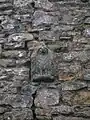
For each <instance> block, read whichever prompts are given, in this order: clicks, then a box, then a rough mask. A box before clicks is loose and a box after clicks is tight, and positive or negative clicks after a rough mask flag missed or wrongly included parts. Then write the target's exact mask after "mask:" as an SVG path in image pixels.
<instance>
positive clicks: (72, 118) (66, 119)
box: [53, 116, 89, 120]
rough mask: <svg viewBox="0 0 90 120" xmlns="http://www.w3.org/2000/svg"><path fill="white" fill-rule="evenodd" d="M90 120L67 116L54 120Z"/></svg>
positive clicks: (54, 119)
mask: <svg viewBox="0 0 90 120" xmlns="http://www.w3.org/2000/svg"><path fill="white" fill-rule="evenodd" d="M70 119H71V120H89V118H82V117H65V116H58V117H55V118H53V120H70Z"/></svg>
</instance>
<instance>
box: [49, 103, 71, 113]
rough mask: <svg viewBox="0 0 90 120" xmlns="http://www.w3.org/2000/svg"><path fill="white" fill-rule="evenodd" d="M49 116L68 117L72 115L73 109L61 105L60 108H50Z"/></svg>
mask: <svg viewBox="0 0 90 120" xmlns="http://www.w3.org/2000/svg"><path fill="white" fill-rule="evenodd" d="M51 109H52V110H51V114H53V115H59V114H63V115H64V114H65V115H69V114H72V113H73V108H72V107H70V106H67V105H61V106H55V107H52V108H51Z"/></svg>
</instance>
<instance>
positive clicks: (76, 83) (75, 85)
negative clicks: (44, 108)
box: [61, 81, 87, 90]
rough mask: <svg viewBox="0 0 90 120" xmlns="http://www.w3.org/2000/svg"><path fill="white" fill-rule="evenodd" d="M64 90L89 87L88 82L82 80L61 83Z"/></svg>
mask: <svg viewBox="0 0 90 120" xmlns="http://www.w3.org/2000/svg"><path fill="white" fill-rule="evenodd" d="M61 86H62V90H79V89H82V88H86V87H87V83H86V82H82V81H69V82H65V83H62V84H61Z"/></svg>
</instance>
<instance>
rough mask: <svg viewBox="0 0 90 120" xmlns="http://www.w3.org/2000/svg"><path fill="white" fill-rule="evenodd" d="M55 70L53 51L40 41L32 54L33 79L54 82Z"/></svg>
mask: <svg viewBox="0 0 90 120" xmlns="http://www.w3.org/2000/svg"><path fill="white" fill-rule="evenodd" d="M54 72H55V71H54V63H53V52H52V51H51V50H50V49H48V47H47V46H46V45H45V44H44V43H43V42H40V43H39V45H38V46H36V47H35V48H34V51H33V52H32V55H31V80H32V81H34V82H36V81H43V82H52V81H53V80H54Z"/></svg>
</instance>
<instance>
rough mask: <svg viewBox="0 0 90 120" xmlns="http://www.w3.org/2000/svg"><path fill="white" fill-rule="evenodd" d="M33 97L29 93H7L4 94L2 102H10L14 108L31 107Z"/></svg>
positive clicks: (0, 101) (0, 102)
mask: <svg viewBox="0 0 90 120" xmlns="http://www.w3.org/2000/svg"><path fill="white" fill-rule="evenodd" d="M32 102H33V100H32V97H31V96H30V95H29V96H27V95H14V94H13V95H12V94H7V95H6V94H5V95H4V96H3V99H2V100H0V104H6V105H7V104H9V105H11V106H12V107H13V108H17V107H21V108H25V107H27V106H28V104H29V107H31V106H32Z"/></svg>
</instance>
